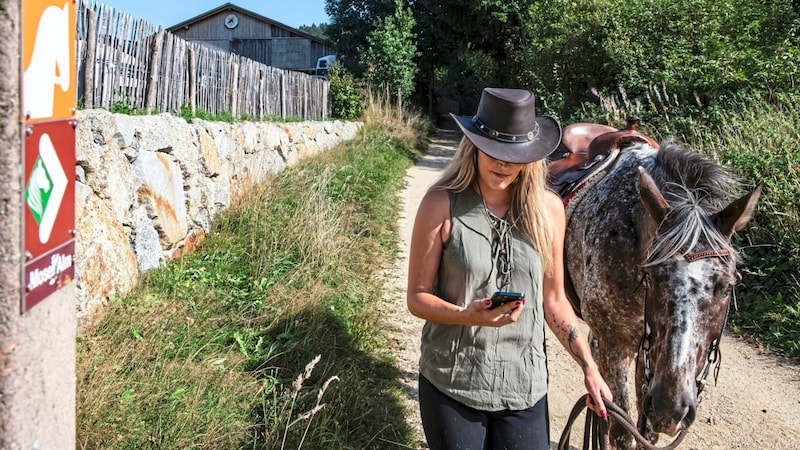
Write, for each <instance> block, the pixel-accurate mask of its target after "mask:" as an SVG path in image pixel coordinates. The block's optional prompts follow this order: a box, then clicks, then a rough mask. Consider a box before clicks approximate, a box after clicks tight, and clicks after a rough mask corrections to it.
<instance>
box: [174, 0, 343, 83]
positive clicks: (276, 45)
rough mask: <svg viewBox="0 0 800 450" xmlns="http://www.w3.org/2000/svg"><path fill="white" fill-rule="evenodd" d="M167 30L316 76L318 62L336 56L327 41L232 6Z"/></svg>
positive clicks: (187, 38) (274, 64)
mask: <svg viewBox="0 0 800 450" xmlns="http://www.w3.org/2000/svg"><path fill="white" fill-rule="evenodd" d="M167 30H168V31H169V32H171V33H173V34H174V35H176V36H178V37H180V38H182V39H184V40H187V41H196V42H201V43H203V44H204V45H208V46H212V47H215V48H218V49H221V50H224V51H229V52H233V53H236V54H238V55H242V56H244V57H246V58H250V59H253V60H255V61H258V62H261V63H264V64H266V65H268V66H272V67H278V68H281V69H290V70H297V71H302V72H306V73H313V70H314V67H315V66H316V63H317V59H319V58H321V57H323V56H326V55H330V54H333V53H334V49H333V47H331V46H329V45H327V44H326V43H325V42H324V41H323V40H321V39H319V38H318V37H316V36H312V35H310V34H308V33H304V32H302V31H300V30H298V29H295V28H292V27H290V26H288V25H284V24H282V23H280V22H276V21H274V20H272V19H269V18H267V17H264V16H262V15H260V14H256V13H254V12H253V11H248V10H246V9H244V8H240V7H238V6H236V5H234V4H232V3H225V4H224V5H222V6H220V7H218V8H215V9H212V10H210V11H208V12H205V13H203V14H200V15H199V16H196V17H193V18H191V19H189V20H186V21H183V22H181V23H179V24H176V25H173V26H171V27H169V28H167Z"/></svg>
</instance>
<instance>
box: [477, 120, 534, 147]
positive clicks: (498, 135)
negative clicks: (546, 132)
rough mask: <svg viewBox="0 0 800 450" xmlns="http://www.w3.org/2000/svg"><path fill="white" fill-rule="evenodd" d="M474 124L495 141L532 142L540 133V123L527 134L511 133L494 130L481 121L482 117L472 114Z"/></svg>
mask: <svg viewBox="0 0 800 450" xmlns="http://www.w3.org/2000/svg"><path fill="white" fill-rule="evenodd" d="M472 124H473V125H475V128H477V129H478V130H479V131H480V132H481V133H483V134H485V135H486V136H489V137H490V138H492V139H494V140H495V141H500V142H509V143H512V144H513V143H515V142H530V141H532V140H533V139H534V138H536V136H538V135H539V124H538V123H537V124H536V126H535V127H534V128H533V130H532V131H530V132H528V133H526V134H509V133H503V132H501V131H497V130H493V129H491V128H489V127H488V126H486V124H485V123H483V121H481V119H480V118H479V117H478V116H472Z"/></svg>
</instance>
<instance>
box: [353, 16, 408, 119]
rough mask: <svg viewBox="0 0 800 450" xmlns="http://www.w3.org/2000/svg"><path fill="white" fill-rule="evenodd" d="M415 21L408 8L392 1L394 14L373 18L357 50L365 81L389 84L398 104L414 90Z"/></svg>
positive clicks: (383, 84)
mask: <svg viewBox="0 0 800 450" xmlns="http://www.w3.org/2000/svg"><path fill="white" fill-rule="evenodd" d="M415 24H416V21H415V20H414V16H413V14H412V12H411V9H409V8H404V7H403V3H402V1H401V0H395V12H394V14H393V15H391V16H386V17H383V18H378V19H377V20H376V21H375V24H374V25H375V26H374V28H373V30H372V31H371V32H370V33H369V35H368V36H367V48H366V50H364V51H362V52H359V53H361V58H360V63H361V65H362V66H363V67H364V68H365V71H364V76H365V78H366V79H367V81H369V82H371V83H374V84H378V85H382V86H387V87H389V88H390V89H391V91H392V92H393V93H394V92H396V93H397V100H398V103H401V102H402V100H403V99H405V98H407V97H408V95H409V94H410V93H411V91H412V90H413V89H414V77H415V76H416V75H417V71H418V69H417V66H416V64H415V63H414V58H416V57H417V56H419V53H418V52H417V45H416V34H415V33H414V32H413V28H414V25H415Z"/></svg>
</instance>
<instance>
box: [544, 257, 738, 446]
mask: <svg viewBox="0 0 800 450" xmlns="http://www.w3.org/2000/svg"><path fill="white" fill-rule="evenodd" d="M730 255H731V251H730V250H727V249H723V250H706V251H701V252H695V253H687V254H684V255H683V257H684V259H685V260H686V261H687V262H689V263H692V262H694V261H697V260H699V259H703V258H716V257H719V258H723V257H728V256H730ZM642 286H644V320H643V330H642V340H641V343H640V345H639V355H640V357H637V359H636V364H637V366H638V364H639V360H640V359H641V361H642V362H643V363H644V380H643V382H642V388H641V393H642V395H644V394H645V393H646V392H647V391H648V390H649V387H650V382H651V381H652V377H653V371H652V369H651V368H650V359H649V358H648V353H649V351H650V344H651V342H652V331H651V330H650V325H649V323H648V320H647V319H648V314H647V296H648V292H649V288H650V272H648V271H645V272H644V275H643V276H642V279H641V280H640V281H639V284H638V285H637V287H636V289H634V290H633V293H634V294H635V293H636V291H638V290H639V288H640V287H642ZM732 292H733V293H732V296H733V300H734V302H735V301H736V294H735V291H732ZM729 312H730V302H728V308H727V310H726V311H725V320H724V321H723V322H722V328H721V329H720V331H719V335H718V336H717V338H716V339H714V340H713V341H711V345H710V346H709V352H708V357H707V358H706V363H705V365H704V367H703V371H702V373H701V374H700V377H699V378H698V379H697V380H696V383H697V398H698V402H699V401H700V399H701V398H700V394H702V393H703V390H704V389H705V386H706V378H707V377H708V373H709V372H710V370H711V368H712V367H714V384H715V385H716V383H717V378H718V377H719V369H720V364H721V358H722V353H721V351H720V348H719V343H720V340H721V339H722V335H723V333H724V332H725V325H726V324H727V322H728V314H729ZM637 372H638V367H637ZM589 397H590V396H589V394H584V395H583V396H581V398H579V399H578V401H577V402H576V403H575V406H574V407H573V408H572V411H571V412H570V415H569V418H568V420H567V424H566V425H565V427H564V431H563V432H562V433H561V438H560V439H559V441H558V447H557V448H558V450H569V448H570V445H569V439H570V434H571V429H572V425H573V424H574V422H575V420H576V419H577V418H578V416H579V415H580V413H581V412H582V411H583V409H584V408H586V402H587V400H588V398H589ZM603 402H604V403H605V406H606V409H607V410H608V415H609V416H610V417H613V418H614V420H615V421H616V422H617V423H618V424H620V425H621V426H622V427H623V428H625V430H626V431H628V433H630V434H631V435H632V436H633V438H634V439H635V440H636V442H638V443H639V444H640V445H641V446H642V447H643V448H645V449H647V450H673V449H674V448H676V447H677V446H678V445H679V444H680V443H681V441H683V438H684V437H686V431H687V430H688V427H684V428H683V429H682V430H681V431H680V432H678V435H677V436H676V437H675V439H674V440H673V441H672V442H671V443H669V444H668V445H666V446H663V447H659V446H656V445H654V444H652V443H651V442H650V441H649V440H648V439H647V438H646V437H645V436H644V434H645V433H646V429H647V416H646V415H645V412H644V411H640V412H639V421H638V426H637V425H636V424H634V423H633V420H632V419H631V418H630V416H629V415H628V414H627V413H626V412H625V410H623V409H622V408H621V407H620V406H618V405H617V404H616V403H614V402H613V401H611V400H608V399H605V398H604V399H603ZM638 409H640V410H641V409H642V408H641V407H640V408H638ZM590 448H591V449H592V450H606V449H607V448H608V421H607V420H606V419H602V418H600V417H599V416H598V415H597V414H596V413H595V412H594V411H592V410H591V409H588V410H587V411H586V422H585V430H584V435H583V450H589V449H590Z"/></svg>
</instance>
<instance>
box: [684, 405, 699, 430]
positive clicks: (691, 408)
mask: <svg viewBox="0 0 800 450" xmlns="http://www.w3.org/2000/svg"><path fill="white" fill-rule="evenodd" d="M686 407H687V411H686V416H685V417H684V418H683V422H684V423H685V424H686V426H687V427H688V426H689V425H691V424H692V422H694V419H695V417H696V416H697V403H696V402H695V401H693V400H689V399H687V401H686Z"/></svg>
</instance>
